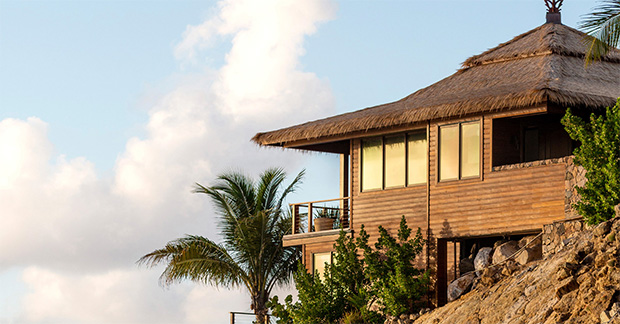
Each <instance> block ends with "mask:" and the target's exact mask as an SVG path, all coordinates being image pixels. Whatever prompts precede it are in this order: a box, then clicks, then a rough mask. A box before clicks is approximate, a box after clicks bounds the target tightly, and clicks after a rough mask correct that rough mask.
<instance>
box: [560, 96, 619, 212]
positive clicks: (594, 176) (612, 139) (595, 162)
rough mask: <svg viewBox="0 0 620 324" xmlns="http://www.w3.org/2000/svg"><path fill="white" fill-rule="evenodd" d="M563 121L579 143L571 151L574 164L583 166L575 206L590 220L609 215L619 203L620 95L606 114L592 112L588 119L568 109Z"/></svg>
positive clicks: (572, 136) (569, 132)
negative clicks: (581, 179)
mask: <svg viewBox="0 0 620 324" xmlns="http://www.w3.org/2000/svg"><path fill="white" fill-rule="evenodd" d="M562 124H563V125H564V127H565V128H566V131H567V132H568V134H569V135H570V137H571V138H572V139H573V140H576V141H579V142H580V143H581V145H580V146H579V147H578V148H576V149H575V152H574V154H575V164H576V165H581V166H583V167H584V168H585V169H586V178H587V182H586V183H585V186H584V187H578V188H577V192H578V193H579V194H580V195H581V201H580V202H578V203H577V204H575V208H576V209H577V211H578V212H579V213H580V214H581V215H582V216H583V217H584V219H585V220H586V222H587V223H589V224H598V223H601V222H604V221H606V220H608V219H611V218H612V217H614V206H616V205H618V204H620V99H618V101H617V103H616V105H615V106H614V107H608V108H607V109H606V113H605V115H601V116H596V115H595V114H592V115H591V116H590V123H586V122H584V121H583V120H582V119H581V118H580V117H578V116H575V115H573V114H572V113H571V111H570V109H569V110H567V112H566V115H565V116H564V118H562Z"/></svg>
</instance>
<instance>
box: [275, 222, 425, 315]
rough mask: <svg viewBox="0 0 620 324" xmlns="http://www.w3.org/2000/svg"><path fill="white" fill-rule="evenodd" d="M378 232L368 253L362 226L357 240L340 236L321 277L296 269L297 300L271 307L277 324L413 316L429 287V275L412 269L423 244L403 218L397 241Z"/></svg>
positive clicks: (368, 246) (385, 233)
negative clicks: (377, 236) (373, 246)
mask: <svg viewBox="0 0 620 324" xmlns="http://www.w3.org/2000/svg"><path fill="white" fill-rule="evenodd" d="M379 232H380V237H379V239H378V242H377V243H376V244H375V249H372V248H371V247H370V245H369V244H368V239H369V236H368V234H367V232H366V231H365V230H364V228H363V227H362V229H361V230H360V233H359V236H358V238H357V240H354V239H353V238H352V237H350V236H347V235H346V234H345V232H344V231H340V236H339V238H338V240H337V241H336V244H334V250H335V251H334V257H333V258H334V262H333V263H332V264H327V265H326V266H325V273H324V275H322V276H321V275H319V273H318V272H316V273H314V274H311V273H308V272H307V271H306V270H305V268H304V267H303V266H300V267H299V268H298V270H297V272H296V273H295V284H296V288H297V290H298V301H297V302H295V303H293V299H292V297H291V296H290V295H289V296H287V297H286V298H285V300H284V301H285V304H280V303H279V300H278V297H277V296H276V297H274V298H273V299H272V300H271V301H270V302H269V306H270V307H271V309H272V313H273V314H274V315H275V316H277V317H279V321H278V324H288V323H295V324H298V323H379V322H383V320H384V315H383V314H387V315H393V316H398V315H401V314H409V313H413V312H415V311H417V310H418V309H419V307H421V305H420V304H419V302H420V300H421V298H422V297H423V296H424V295H425V293H426V291H427V287H428V283H429V278H428V274H427V273H426V272H423V271H421V270H418V269H416V268H415V267H414V264H415V263H414V262H415V259H416V257H417V256H418V255H419V253H420V252H421V251H422V247H423V244H424V241H423V240H422V235H421V232H420V230H419V229H418V231H417V234H416V235H415V236H414V237H411V233H412V231H411V229H409V228H408V226H407V223H406V221H405V218H404V217H403V218H402V220H401V223H400V229H399V231H398V237H397V239H395V238H392V237H391V236H390V235H389V234H388V232H387V231H386V230H385V229H384V228H383V227H381V226H380V227H379ZM361 255H363V257H361Z"/></svg>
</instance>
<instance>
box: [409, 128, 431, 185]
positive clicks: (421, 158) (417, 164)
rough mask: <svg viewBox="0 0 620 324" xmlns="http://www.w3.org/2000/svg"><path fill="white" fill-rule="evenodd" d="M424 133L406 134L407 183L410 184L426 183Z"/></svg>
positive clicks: (426, 148) (426, 158) (426, 149)
mask: <svg viewBox="0 0 620 324" xmlns="http://www.w3.org/2000/svg"><path fill="white" fill-rule="evenodd" d="M427 151H428V147H427V144H426V133H415V134H409V135H408V136H407V171H408V172H407V183H408V184H410V185H413V184H420V183H426V178H427V176H426V171H427V170H426V169H427V167H426V161H427V160H428V157H427V154H426V152H427Z"/></svg>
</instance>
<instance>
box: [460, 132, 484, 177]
mask: <svg viewBox="0 0 620 324" xmlns="http://www.w3.org/2000/svg"><path fill="white" fill-rule="evenodd" d="M478 176H480V123H479V122H473V123H466V124H461V178H472V177H478Z"/></svg>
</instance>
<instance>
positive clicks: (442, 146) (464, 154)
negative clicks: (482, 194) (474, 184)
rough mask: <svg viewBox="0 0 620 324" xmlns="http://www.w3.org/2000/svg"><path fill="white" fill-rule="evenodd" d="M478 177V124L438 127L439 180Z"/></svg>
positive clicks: (469, 123) (468, 123) (477, 122)
mask: <svg viewBox="0 0 620 324" xmlns="http://www.w3.org/2000/svg"><path fill="white" fill-rule="evenodd" d="M479 176H480V122H479V121H475V122H466V123H459V124H453V125H446V126H441V127H439V180H440V181H444V180H457V179H463V178H474V177H479Z"/></svg>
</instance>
